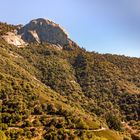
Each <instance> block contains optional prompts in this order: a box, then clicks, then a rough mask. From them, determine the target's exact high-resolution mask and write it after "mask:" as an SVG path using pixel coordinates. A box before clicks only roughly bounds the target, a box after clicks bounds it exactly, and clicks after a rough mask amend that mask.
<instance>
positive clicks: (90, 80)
mask: <svg viewBox="0 0 140 140" xmlns="http://www.w3.org/2000/svg"><path fill="white" fill-rule="evenodd" d="M14 29H16V27H15V26H12V25H10V26H9V25H7V24H3V23H1V24H0V34H1V37H0V104H1V116H0V117H1V119H0V120H1V122H0V127H1V131H0V140H4V139H6V138H7V139H13V140H21V139H36V140H39V139H40V140H42V139H52V140H56V139H58V140H62V139H64V140H69V139H71V140H73V139H74V140H77V139H82V140H86V139H91V140H100V139H101V140H129V139H130V140H131V139H133V140H139V139H140V121H139V120H140V59H139V58H130V57H125V56H118V55H111V54H98V53H95V52H87V51H86V50H85V49H82V48H79V47H78V46H77V47H75V46H74V47H73V48H72V47H70V48H71V49H69V47H68V46H67V47H63V48H61V49H60V47H58V46H57V45H54V44H51V43H40V44H38V43H30V44H28V45H27V46H25V47H20V48H18V47H16V46H14V45H9V44H8V43H7V42H6V41H5V40H4V39H3V38H2V35H3V34H5V33H6V32H7V31H13V30H14Z"/></svg>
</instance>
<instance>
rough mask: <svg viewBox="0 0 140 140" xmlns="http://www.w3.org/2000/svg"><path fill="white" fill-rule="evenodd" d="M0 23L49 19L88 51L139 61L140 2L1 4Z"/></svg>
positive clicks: (29, 0) (30, 0)
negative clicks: (128, 57)
mask: <svg viewBox="0 0 140 140" xmlns="http://www.w3.org/2000/svg"><path fill="white" fill-rule="evenodd" d="M0 13H1V14H0V21H3V22H8V23H11V24H19V23H22V24H26V23H28V22H29V21H30V20H31V19H35V18H48V19H51V20H53V21H54V22H56V23H59V24H60V25H61V26H63V27H64V28H65V29H66V30H67V31H68V33H69V36H70V38H71V39H73V40H74V41H75V42H77V43H78V44H79V45H80V46H81V47H84V48H86V49H87V50H89V51H96V52H100V53H113V54H124V55H127V56H136V57H140V0H20V1H19V0H3V1H2V0H1V5H0Z"/></svg>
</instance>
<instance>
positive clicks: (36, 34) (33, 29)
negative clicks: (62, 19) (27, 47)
mask: <svg viewBox="0 0 140 140" xmlns="http://www.w3.org/2000/svg"><path fill="white" fill-rule="evenodd" d="M18 34H19V35H21V38H22V39H23V40H24V41H25V42H29V43H30V42H37V43H41V42H49V43H53V44H59V45H62V46H65V45H68V44H69V41H70V40H69V39H68V34H67V33H66V31H65V30H64V29H63V28H62V27H60V26H59V25H58V24H56V23H54V22H52V21H50V20H47V19H43V18H39V19H35V20H32V21H30V22H29V23H28V24H26V25H25V26H23V27H21V28H19V29H18Z"/></svg>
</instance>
